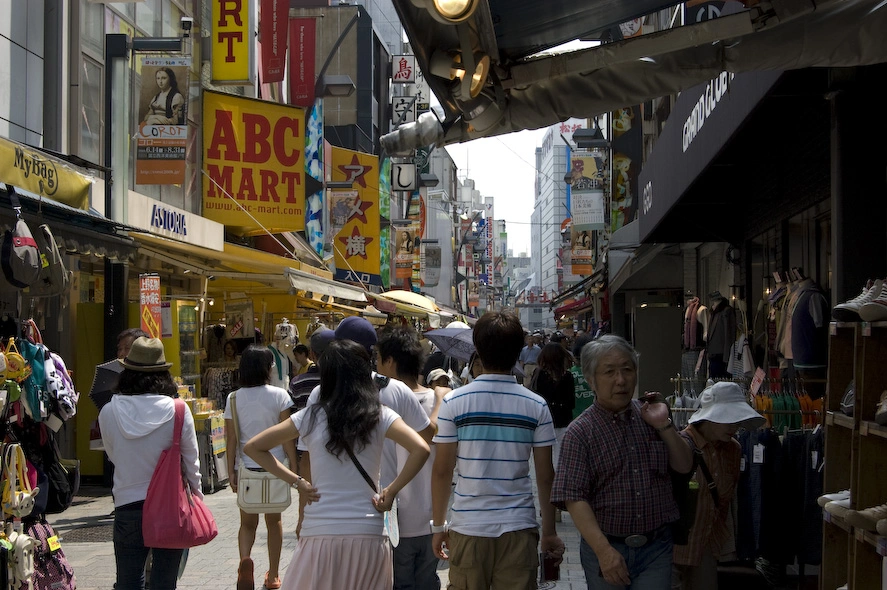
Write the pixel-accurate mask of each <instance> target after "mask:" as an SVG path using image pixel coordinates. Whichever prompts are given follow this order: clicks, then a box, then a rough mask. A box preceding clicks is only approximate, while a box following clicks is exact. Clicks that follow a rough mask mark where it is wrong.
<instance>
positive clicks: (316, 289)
mask: <svg viewBox="0 0 887 590" xmlns="http://www.w3.org/2000/svg"><path fill="white" fill-rule="evenodd" d="M284 275H285V276H286V278H287V279H288V280H289V282H290V285H292V287H293V289H298V290H300V291H310V292H312V293H320V294H322V295H329V296H330V297H336V298H338V299H347V300H349V301H357V302H360V303H363V302H366V300H367V298H366V295H365V294H364V293H365V292H364V290H363V289H358V288H357V287H351V286H348V285H346V284H344V283H338V282H336V281H332V280H330V279H325V278H323V277H317V276H314V275H312V274H310V273H307V272H305V271H302V270H297V269H295V268H288V269H286V270H284Z"/></svg>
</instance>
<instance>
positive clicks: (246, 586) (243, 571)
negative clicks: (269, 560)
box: [237, 557, 256, 590]
mask: <svg viewBox="0 0 887 590" xmlns="http://www.w3.org/2000/svg"><path fill="white" fill-rule="evenodd" d="M255 584H256V583H255V580H254V579H253V560H252V559H250V558H249V557H244V558H243V559H241V560H240V567H238V568H237V590H254V588H255Z"/></svg>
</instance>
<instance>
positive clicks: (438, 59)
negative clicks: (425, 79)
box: [429, 51, 490, 100]
mask: <svg viewBox="0 0 887 590" xmlns="http://www.w3.org/2000/svg"><path fill="white" fill-rule="evenodd" d="M429 65H430V70H431V74H432V75H434V76H437V77H439V78H444V79H445V80H457V79H458V80H459V85H458V86H456V87H455V88H453V93H454V94H455V95H456V97H457V98H460V97H461V98H464V99H465V100H468V99H469V98H475V97H477V95H478V94H480V91H481V90H483V87H484V84H486V83H487V77H488V76H489V74H490V56H489V55H487V54H485V53H483V52H480V51H478V52H475V53H473V54H471V55H470V57H469V59H468V60H463V59H462V53H461V52H447V51H435V52H434V53H433V54H432V55H431V60H430V63H429ZM466 72H472V74H471V76H468V77H466V75H465V73H466Z"/></svg>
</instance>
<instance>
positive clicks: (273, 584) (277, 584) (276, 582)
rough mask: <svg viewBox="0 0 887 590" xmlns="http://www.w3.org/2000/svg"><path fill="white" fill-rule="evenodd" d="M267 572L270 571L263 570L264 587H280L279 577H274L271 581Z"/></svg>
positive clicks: (273, 589) (272, 589)
mask: <svg viewBox="0 0 887 590" xmlns="http://www.w3.org/2000/svg"><path fill="white" fill-rule="evenodd" d="M269 573H271V572H265V588H266V589H267V590H277V589H278V588H280V578H274V581H273V582H272V581H271V580H270V579H269V578H268V574H269Z"/></svg>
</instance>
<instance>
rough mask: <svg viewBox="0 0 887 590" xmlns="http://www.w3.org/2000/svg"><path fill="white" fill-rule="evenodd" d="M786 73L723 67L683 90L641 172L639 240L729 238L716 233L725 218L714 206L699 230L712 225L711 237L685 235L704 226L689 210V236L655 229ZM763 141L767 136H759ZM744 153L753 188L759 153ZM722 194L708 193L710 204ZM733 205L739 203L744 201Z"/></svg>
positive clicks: (751, 190) (639, 181)
mask: <svg viewBox="0 0 887 590" xmlns="http://www.w3.org/2000/svg"><path fill="white" fill-rule="evenodd" d="M782 75H783V73H782V72H779V71H775V72H774V71H766V72H751V73H745V74H735V75H732V74H728V73H726V72H725V73H723V74H722V75H721V76H720V77H718V78H716V79H714V80H711V81H709V82H708V83H705V84H700V85H698V86H695V87H693V88H691V89H689V90H686V91H684V92H682V93H681V95H680V97H678V100H677V101H676V102H675V105H674V107H673V108H672V112H671V115H669V118H668V125H666V126H665V129H664V130H663V131H662V134H661V135H660V136H659V138H658V139H657V140H656V144H655V145H654V147H653V151H652V153H651V154H650V155H649V156H648V157H647V161H646V162H645V163H644V167H643V168H642V169H641V172H640V176H639V177H638V187H639V188H638V191H639V192H640V193H641V195H640V207H639V220H638V223H639V239H640V241H641V242H655V241H675V242H678V241H687V240H693V241H725V240H723V238H722V236H723V235H725V234H720V235H718V231H717V230H718V229H719V227H718V226H720V225H723V221H724V220H723V219H722V218H721V217H720V215H721V214H720V213H719V214H718V215H714V214H713V211H712V210H709V211H707V212H705V211H700V213H701V214H703V215H704V217H703V218H702V223H701V225H702V228H701V229H705V228H706V227H707V228H709V229H711V230H712V232H711V233H712V234H713V235H712V236H701V235H696V236H693V237H691V236H686V233H687V232H688V230H690V229H691V227H694V226H695V225H700V224H698V223H696V221H697V218H696V217H694V216H691V215H687V216H686V217H685V224H684V226H683V227H684V230H685V236H686V237H685V239H671V240H669V239H662V238H663V237H664V236H663V235H662V234H663V232H657V228H658V227H659V226H660V224H661V223H662V221H663V219H665V217H666V215H668V214H669V212H670V211H671V210H672V209H673V208H674V207H675V205H676V204H677V203H678V201H679V200H680V199H681V197H682V196H683V195H684V193H685V192H686V191H687V190H688V189H689V188H690V187H691V186H692V185H693V184H694V183H695V182H696V181H697V179H698V178H699V176H700V174H702V172H703V171H705V169H706V168H707V167H708V166H709V165H710V164H711V163H712V162H713V161H714V160H715V158H716V157H717V155H718V154H719V153H720V152H721V151H722V150H723V149H724V147H725V146H726V145H727V144H728V142H730V140H731V138H732V137H733V135H734V134H735V133H736V131H737V130H738V129H739V128H740V127H741V126H742V125H743V123H745V121H746V119H747V118H748V116H749V115H750V114H751V112H752V111H753V110H754V109H755V108H756V107H757V106H758V103H760V102H761V99H763V98H764V96H765V95H766V94H767V93H768V92H769V91H770V89H771V88H772V87H773V85H774V84H776V82H777V80H779V78H780V77H781V76H782ZM772 133H773V134H774V136H775V135H776V134H778V133H779V130H778V129H773V130H772ZM761 141H767V140H766V139H764V138H761ZM746 156H747V161H746V163H747V164H748V166H749V169H748V171H747V175H746V178H747V182H748V184H747V190H748V191H749V192H753V191H754V190H755V184H756V179H757V175H756V172H755V171H754V170H752V169H751V167H752V165H751V162H752V161H753V160H755V161H756V160H757V159H758V158H757V156H756V155H755V154H746ZM722 197H723V192H715V193H712V194H710V195H708V199H709V200H710V202H711V203H712V205H714V204H715V203H718V202H720V201H722V200H723V198H722ZM702 206H704V205H702ZM735 206H736V207H737V208H738V207H740V206H741V203H735ZM706 221H707V223H706ZM719 237H720V238H721V239H718V238H719ZM709 238H711V239H709Z"/></svg>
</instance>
